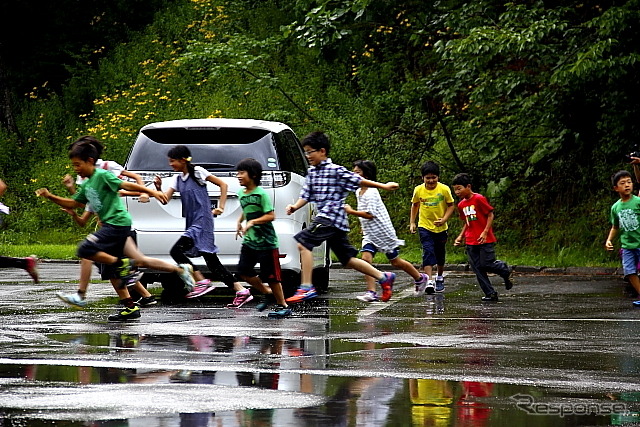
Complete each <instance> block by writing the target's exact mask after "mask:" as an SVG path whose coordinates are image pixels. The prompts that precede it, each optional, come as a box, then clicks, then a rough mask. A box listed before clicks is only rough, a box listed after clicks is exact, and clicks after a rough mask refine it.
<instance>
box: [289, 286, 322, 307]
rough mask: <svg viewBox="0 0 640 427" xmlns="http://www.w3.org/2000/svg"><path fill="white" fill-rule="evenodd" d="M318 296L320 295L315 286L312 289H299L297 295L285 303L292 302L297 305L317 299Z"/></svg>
mask: <svg viewBox="0 0 640 427" xmlns="http://www.w3.org/2000/svg"><path fill="white" fill-rule="evenodd" d="M317 296H318V293H317V292H316V288H314V287H313V286H312V287H310V288H298V290H297V291H296V293H295V295H293V296H292V297H289V298H287V299H286V300H285V301H286V302H290V303H292V304H293V303H296V302H300V301H304V300H307V299H311V298H315V297H317Z"/></svg>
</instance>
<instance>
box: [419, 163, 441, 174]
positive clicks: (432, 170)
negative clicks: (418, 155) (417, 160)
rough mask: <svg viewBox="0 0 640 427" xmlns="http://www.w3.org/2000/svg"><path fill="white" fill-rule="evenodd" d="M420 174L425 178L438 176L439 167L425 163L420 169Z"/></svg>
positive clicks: (435, 164)
mask: <svg viewBox="0 0 640 427" xmlns="http://www.w3.org/2000/svg"><path fill="white" fill-rule="evenodd" d="M420 173H421V174H422V176H426V175H435V176H440V166H438V164H437V163H435V162H432V161H428V162H425V164H423V165H422V167H421V168H420Z"/></svg>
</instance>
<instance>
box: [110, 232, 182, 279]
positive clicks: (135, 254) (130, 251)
mask: <svg viewBox="0 0 640 427" xmlns="http://www.w3.org/2000/svg"><path fill="white" fill-rule="evenodd" d="M124 254H125V255H126V256H128V257H129V258H131V259H133V260H134V261H135V262H136V265H137V266H138V267H146V268H151V269H154V270H160V271H167V272H170V273H182V268H180V267H178V266H177V265H175V264H169V263H168V262H166V261H162V260H161V259H157V258H150V257H148V256H146V255H145V254H143V253H142V252H140V250H139V249H138V247H137V246H136V244H135V243H134V241H133V239H132V238H131V237H129V238H128V239H127V243H126V244H125V245H124ZM114 258H115V257H114ZM113 262H115V261H113ZM113 262H112V263H111V264H113Z"/></svg>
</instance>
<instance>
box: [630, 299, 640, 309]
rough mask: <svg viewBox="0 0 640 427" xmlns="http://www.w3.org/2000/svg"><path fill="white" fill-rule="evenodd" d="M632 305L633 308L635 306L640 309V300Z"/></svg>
mask: <svg viewBox="0 0 640 427" xmlns="http://www.w3.org/2000/svg"><path fill="white" fill-rule="evenodd" d="M631 304H633V306H634V307H638V308H640V300H638V301H634V302H632V303H631Z"/></svg>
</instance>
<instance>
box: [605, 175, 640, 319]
mask: <svg viewBox="0 0 640 427" xmlns="http://www.w3.org/2000/svg"><path fill="white" fill-rule="evenodd" d="M611 183H612V184H613V191H615V192H616V193H618V195H619V196H620V199H619V200H618V201H617V202H615V203H614V204H613V206H611V211H610V214H609V218H610V221H611V229H610V230H609V235H608V236H607V241H606V242H605V248H606V249H607V250H608V251H612V250H613V239H614V238H615V237H616V236H617V235H618V234H620V244H621V246H622V268H623V271H624V277H625V278H626V279H627V280H629V283H631V286H633V288H634V289H635V290H636V292H638V293H639V294H640V278H638V262H640V197H638V196H636V195H635V194H633V180H632V179H631V174H630V173H629V172H628V171H626V170H621V171H618V172H616V173H615V174H614V175H613V176H612V177H611ZM632 304H633V306H634V307H640V300H637V301H633V303H632Z"/></svg>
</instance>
